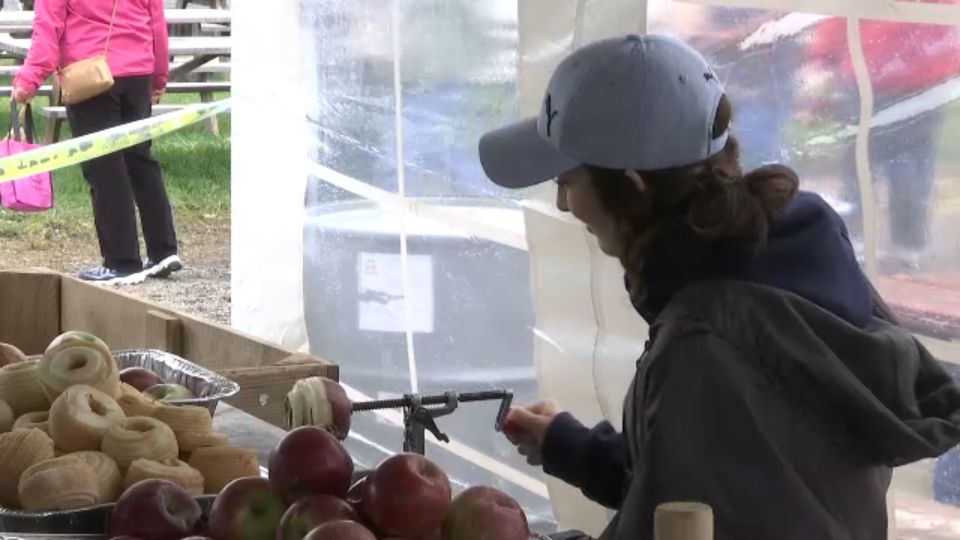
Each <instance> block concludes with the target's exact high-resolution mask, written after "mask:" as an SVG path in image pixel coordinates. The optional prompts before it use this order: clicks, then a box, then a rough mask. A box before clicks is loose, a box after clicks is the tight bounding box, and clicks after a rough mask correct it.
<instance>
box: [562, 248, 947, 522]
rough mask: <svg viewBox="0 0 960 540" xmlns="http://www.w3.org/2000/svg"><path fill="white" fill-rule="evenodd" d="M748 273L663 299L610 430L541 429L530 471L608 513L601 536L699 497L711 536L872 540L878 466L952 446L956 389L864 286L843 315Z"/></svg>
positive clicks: (565, 425) (883, 468)
mask: <svg viewBox="0 0 960 540" xmlns="http://www.w3.org/2000/svg"><path fill="white" fill-rule="evenodd" d="M844 234H845V233H844ZM791 238H796V235H793V236H791ZM814 263H815V261H814ZM788 266H789V267H793V266H792V265H788ZM825 268H826V267H825ZM829 268H833V267H829ZM813 273H815V272H814V271H813V270H808V271H807V273H805V274H803V275H804V276H809V275H812V274H813ZM757 281H762V280H761V279H751V280H732V279H722V280H715V281H711V280H694V281H690V282H688V283H687V284H686V285H685V286H683V287H682V288H681V289H680V290H679V291H678V292H676V293H674V294H672V295H670V299H669V301H668V302H666V304H665V305H664V306H663V308H662V309H660V310H658V311H657V316H656V318H655V319H653V320H652V321H651V323H652V326H651V335H650V340H649V342H648V347H647V350H646V352H645V353H644V355H643V357H642V358H641V359H640V360H639V361H638V363H637V373H636V376H635V379H634V381H633V384H632V386H631V388H630V391H629V393H628V395H627V398H626V400H625V414H624V426H623V431H622V433H618V432H616V431H615V430H614V429H613V428H612V427H611V426H610V425H609V424H608V423H601V424H600V425H598V426H596V427H594V428H593V429H587V428H586V427H584V426H582V425H581V424H579V423H578V422H577V421H576V420H574V419H573V417H572V416H570V415H569V414H562V415H560V416H559V417H558V418H557V419H556V420H555V421H554V422H553V424H551V426H550V428H549V430H548V432H547V436H546V439H545V441H544V468H545V470H546V471H547V472H548V473H550V474H552V475H554V476H557V477H559V478H561V479H564V480H566V481H567V482H569V483H571V484H573V485H575V486H578V487H579V488H581V490H582V491H583V492H584V493H585V494H586V495H587V496H588V497H589V498H591V499H593V500H594V501H597V502H599V503H601V504H603V505H605V506H607V507H609V508H612V509H616V510H618V513H617V516H616V518H615V519H614V521H613V522H612V523H611V524H610V526H609V527H608V529H607V530H606V531H605V532H604V534H603V536H602V537H601V538H602V539H603V540H650V539H652V530H653V512H654V509H655V508H656V506H657V505H658V504H660V503H663V502H668V501H698V502H703V503H706V504H709V505H710V506H711V507H712V508H713V510H714V515H715V525H716V540H733V539H736V540H794V539H795V540H882V539H884V538H886V531H887V513H886V502H885V495H886V492H887V488H888V486H889V483H890V477H891V468H892V467H895V466H898V465H903V464H906V463H910V462H913V461H916V460H919V459H923V458H928V457H933V456H937V455H939V454H942V453H943V452H945V451H947V450H948V449H950V448H951V447H953V446H954V445H956V444H957V443H958V442H960V390H958V389H957V387H956V386H955V385H954V384H953V382H952V380H951V378H950V377H949V376H948V375H947V374H946V373H945V372H944V370H943V369H942V367H941V366H940V365H939V363H938V362H937V361H936V360H935V359H934V358H933V357H932V356H931V355H930V353H929V352H928V351H927V350H926V349H925V348H924V347H923V346H921V345H920V344H919V343H918V342H917V341H916V340H915V339H914V337H913V336H912V335H911V334H910V333H909V332H908V331H906V330H904V329H902V328H900V327H898V326H897V325H896V324H895V323H894V322H893V318H892V316H891V315H890V313H889V311H888V310H887V309H886V307H885V306H884V305H883V303H882V301H881V300H880V299H879V298H878V297H876V296H875V293H874V296H873V297H872V298H869V299H867V300H868V303H867V304H866V305H868V306H872V310H868V311H866V312H864V317H853V316H851V315H849V314H850V313H853V311H855V310H846V311H844V310H841V309H836V308H835V309H827V308H825V307H824V305H828V304H829V303H830V299H828V298H823V299H820V300H818V302H813V301H811V300H810V299H809V297H816V296H817V295H816V294H815V292H810V293H808V294H805V295H804V296H801V295H798V294H795V293H793V292H790V291H789V290H785V288H782V287H772V286H769V285H765V284H761V283H757ZM793 281H794V282H796V283H800V282H801V281H803V280H802V279H800V278H799V277H798V278H797V279H794V280H793ZM837 282H838V280H837V279H835V278H830V279H825V280H823V281H822V283H823V284H824V287H827V286H828V285H829V284H836V283H837ZM864 283H866V284H867V287H868V289H866V290H870V291H872V288H869V283H868V282H866V281H865V279H864ZM795 288H799V286H797V287H795ZM843 294H846V293H844V292H841V291H838V292H836V294H835V295H833V296H835V297H838V296H842V295H843ZM860 301H861V300H858V302H860ZM635 303H636V302H635ZM846 303H847V305H848V306H853V303H851V302H846ZM641 309H642V306H641ZM837 313H845V314H847V316H846V317H842V316H840V315H838V314H837ZM851 319H856V323H854V322H851ZM861 319H862V320H861Z"/></svg>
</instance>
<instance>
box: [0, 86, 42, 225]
mask: <svg viewBox="0 0 960 540" xmlns="http://www.w3.org/2000/svg"><path fill="white" fill-rule="evenodd" d="M17 108H18V107H17V102H16V101H14V100H13V99H11V100H10V122H11V124H12V126H13V129H11V130H10V134H9V136H8V137H7V138H6V139H4V140H2V141H0V157H7V156H12V155H15V154H19V153H21V152H26V151H27V150H32V149H34V148H38V147H40V146H41V145H39V144H34V143H33V115H32V114H31V111H30V105H29V104H28V105H26V106H24V107H23V109H22V112H20V113H19V114H18V111H17ZM21 122H22V123H23V128H22V129H21ZM0 204H2V205H3V207H4V208H7V209H9V210H17V211H20V212H43V211H45V210H50V209H51V208H53V176H52V175H51V173H50V172H49V171H47V172H43V173H37V174H32V175H30V176H25V177H23V178H20V179H18V180H14V181H12V182H3V183H0Z"/></svg>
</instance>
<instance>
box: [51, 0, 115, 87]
mask: <svg viewBox="0 0 960 540" xmlns="http://www.w3.org/2000/svg"><path fill="white" fill-rule="evenodd" d="M118 3H119V0H113V14H112V15H111V16H110V30H109V31H108V32H107V42H106V44H104V46H103V54H98V55H97V56H94V57H92V58H84V59H83V60H78V61H76V62H74V63H72V64H70V65H69V66H66V67H64V68H63V69H61V70H60V91H61V92H62V93H63V102H64V103H65V104H67V105H75V104H77V103H80V102H82V101H86V100H88V99H90V98H92V97H96V96H99V95H100V94H102V93H104V92H106V91H107V90H110V89H111V88H113V73H111V72H110V65H109V64H107V49H108V48H109V47H110V35H111V34H113V21H114V19H116V17H117V4H118Z"/></svg>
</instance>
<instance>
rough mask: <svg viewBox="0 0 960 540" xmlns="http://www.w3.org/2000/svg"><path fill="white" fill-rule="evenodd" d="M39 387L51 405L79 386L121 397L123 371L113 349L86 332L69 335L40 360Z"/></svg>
mask: <svg viewBox="0 0 960 540" xmlns="http://www.w3.org/2000/svg"><path fill="white" fill-rule="evenodd" d="M40 384H41V385H42V387H43V391H44V393H45V394H46V396H47V399H49V400H50V401H51V402H52V401H53V400H55V399H56V398H57V396H59V395H60V394H61V393H63V392H64V391H65V390H66V389H67V388H69V387H71V386H74V385H77V384H84V385H87V386H92V387H93V388H96V389H97V390H100V391H101V392H104V393H105V394H107V395H108V396H110V397H111V398H114V399H116V398H117V397H119V396H120V372H119V370H118V368H117V362H116V361H115V360H114V359H113V355H112V354H111V353H110V348H109V347H107V344H106V343H104V342H103V341H102V340H100V338H98V337H96V336H93V335H91V334H87V333H86V332H67V333H65V334H62V335H60V336H59V337H57V338H56V339H54V340H53V342H52V343H50V346H49V347H47V350H46V352H44V353H43V359H42V360H40Z"/></svg>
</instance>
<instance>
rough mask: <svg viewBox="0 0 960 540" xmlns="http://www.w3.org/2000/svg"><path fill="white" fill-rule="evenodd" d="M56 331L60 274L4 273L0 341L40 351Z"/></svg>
mask: <svg viewBox="0 0 960 540" xmlns="http://www.w3.org/2000/svg"><path fill="white" fill-rule="evenodd" d="M59 333H60V277H59V276H58V275H57V274H51V273H48V272H42V271H23V272H5V273H3V274H2V279H0V341H3V342H5V343H13V344H14V345H16V346H18V347H20V348H21V349H23V352H25V353H27V354H28V355H32V354H40V353H42V352H43V351H44V350H46V348H47V345H49V344H50V342H51V341H53V338H55V337H57V335H59Z"/></svg>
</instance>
